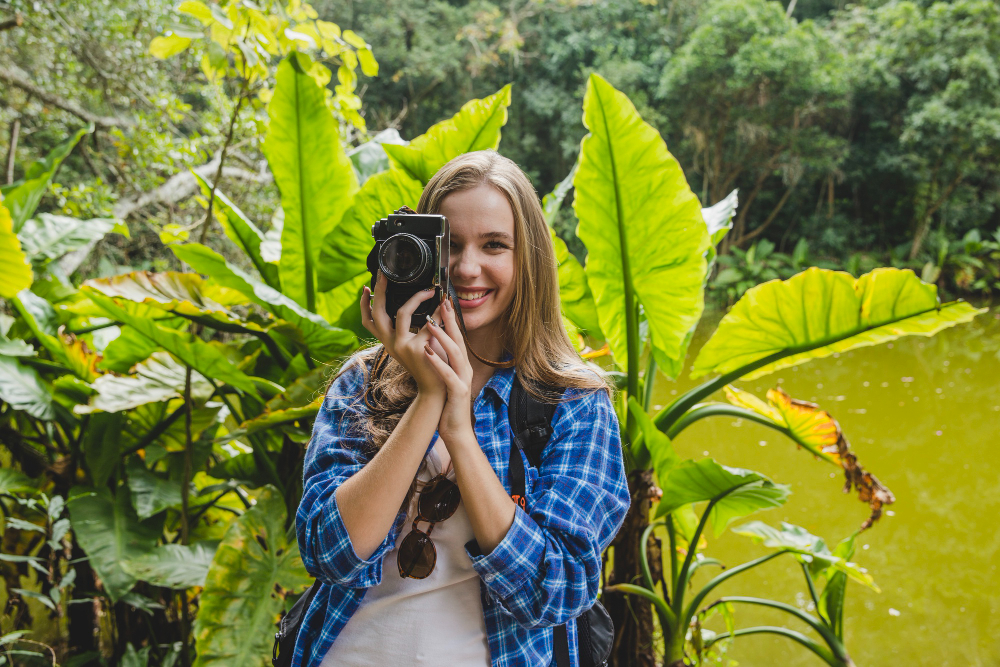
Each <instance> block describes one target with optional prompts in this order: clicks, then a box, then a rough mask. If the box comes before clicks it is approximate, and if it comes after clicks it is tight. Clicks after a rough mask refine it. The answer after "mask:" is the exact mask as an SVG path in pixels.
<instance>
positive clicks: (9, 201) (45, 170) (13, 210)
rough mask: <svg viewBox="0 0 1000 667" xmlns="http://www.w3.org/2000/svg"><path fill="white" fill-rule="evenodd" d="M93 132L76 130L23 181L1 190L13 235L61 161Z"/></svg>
mask: <svg viewBox="0 0 1000 667" xmlns="http://www.w3.org/2000/svg"><path fill="white" fill-rule="evenodd" d="M93 131H94V126H93V124H91V125H89V126H88V127H85V128H82V129H80V130H77V131H76V133H75V134H74V135H73V136H72V137H70V138H69V139H67V140H66V141H64V142H63V143H61V144H59V145H58V146H56V147H55V148H53V149H52V150H51V151H49V153H48V155H46V156H45V158H44V159H42V160H39V161H38V162H35V163H34V164H32V165H31V166H30V167H28V170H27V171H26V172H25V174H24V178H22V179H21V180H19V181H14V182H13V183H11V184H10V185H4V186H0V194H2V195H3V198H4V206H6V207H7V209H8V210H9V211H10V216H11V219H12V220H13V223H14V224H13V229H14V232H15V233H17V232H20V231H21V227H22V225H24V223H25V222H27V221H28V218H30V217H31V216H32V215H34V213H35V209H36V208H38V202H40V201H41V200H42V195H44V194H45V190H46V189H47V188H48V187H49V182H50V181H51V180H52V177H53V176H55V173H56V171H57V170H58V169H59V165H60V164H62V161H63V160H64V159H65V158H66V156H67V155H69V154H70V152H72V150H73V148H74V147H75V146H76V145H77V143H79V141H80V139H81V138H83V136H84V135H85V134H90V133H91V132H93Z"/></svg>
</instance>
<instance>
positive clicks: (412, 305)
mask: <svg viewBox="0 0 1000 667" xmlns="http://www.w3.org/2000/svg"><path fill="white" fill-rule="evenodd" d="M433 296H434V288H431V289H426V290H423V291H422V292H417V293H416V294H414V295H413V296H411V297H410V298H409V299H407V300H406V303H404V304H403V305H402V306H400V307H399V310H397V311H396V322H402V323H403V326H399V327H396V339H397V340H400V339H402V338H404V337H405V336H404V332H405V333H406V334H408V335H413V334H410V333H409V322H410V318H411V317H412V316H413V311H415V310H416V309H417V306H419V305H420V304H421V303H423V302H424V301H427V299H430V298H431V297H433ZM421 324H422V323H420V322H418V323H417V326H420V325H421Z"/></svg>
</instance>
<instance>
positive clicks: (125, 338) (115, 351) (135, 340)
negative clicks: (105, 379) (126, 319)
mask: <svg viewBox="0 0 1000 667" xmlns="http://www.w3.org/2000/svg"><path fill="white" fill-rule="evenodd" d="M158 349H160V347H159V346H158V345H157V344H156V343H155V342H153V341H152V340H150V339H149V338H146V337H145V336H143V335H142V334H141V333H139V332H138V331H136V330H135V329H133V328H132V327H125V328H124V329H122V330H121V333H119V334H118V337H117V338H115V339H114V340H113V341H111V342H110V343H108V346H107V347H106V348H104V358H103V359H102V360H101V362H100V363H99V364H98V365H97V366H98V368H102V369H104V370H109V371H114V372H115V373H122V374H125V373H129V372H131V369H132V367H133V366H135V365H136V364H137V363H139V362H140V361H143V360H145V359H148V358H149V355H151V354H153V353H154V352H156V351H157V350H158Z"/></svg>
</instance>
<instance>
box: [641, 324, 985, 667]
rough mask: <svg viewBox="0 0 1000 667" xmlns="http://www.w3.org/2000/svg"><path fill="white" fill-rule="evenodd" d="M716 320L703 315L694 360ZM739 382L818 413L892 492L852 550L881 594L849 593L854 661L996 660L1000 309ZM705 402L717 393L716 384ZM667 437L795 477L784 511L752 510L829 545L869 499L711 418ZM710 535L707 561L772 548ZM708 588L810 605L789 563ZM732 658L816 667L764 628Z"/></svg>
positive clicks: (782, 619)
mask: <svg viewBox="0 0 1000 667" xmlns="http://www.w3.org/2000/svg"><path fill="white" fill-rule="evenodd" d="M720 317H721V316H720V315H715V316H712V315H708V316H706V318H705V322H704V323H703V326H702V327H701V328H700V330H699V333H698V336H697V337H696V340H695V342H694V344H693V345H692V354H690V355H689V363H690V361H691V360H693V358H694V356H695V353H696V352H697V348H698V347H700V346H701V345H702V344H704V341H705V340H706V339H707V336H708V334H710V333H711V331H713V330H714V328H715V324H716V323H717V322H718V319H719V318H720ZM686 376H687V371H685V373H684V374H683V375H682V376H681V380H679V381H678V382H676V383H674V382H670V381H669V380H667V379H665V378H660V379H659V383H658V385H657V390H656V394H655V395H654V403H657V404H666V403H668V402H669V401H670V400H671V397H672V395H675V394H676V393H678V392H681V391H684V390H685V389H687V388H689V387H691V386H693V385H694V384H695V383H694V382H693V381H691V380H690V379H687V377H686ZM737 384H738V386H740V387H741V388H743V389H746V390H750V391H753V392H754V393H756V394H757V395H758V396H761V397H763V396H764V393H765V392H766V391H767V389H768V388H770V387H773V386H776V385H780V386H781V387H782V388H783V389H784V390H785V391H787V392H788V393H789V394H791V396H793V397H795V398H799V399H804V400H808V401H813V402H815V403H818V404H819V405H820V406H821V407H823V408H824V409H826V410H828V411H829V412H830V413H831V414H832V415H833V416H834V417H835V418H836V419H837V420H838V421H839V422H840V425H841V427H842V428H843V430H844V434H845V435H846V436H847V439H848V441H849V442H850V443H851V445H852V447H853V449H854V451H855V452H856V453H857V455H858V457H859V460H860V462H861V464H862V465H863V466H864V467H865V468H866V469H868V470H869V471H871V472H872V473H873V474H875V475H876V476H877V477H878V478H879V479H880V480H881V481H882V482H883V483H884V484H885V485H887V486H888V487H889V488H890V489H891V490H892V491H893V493H894V494H895V496H896V503H895V504H894V505H892V506H890V507H888V510H889V511H888V512H886V514H885V516H883V518H882V519H881V521H879V523H878V524H876V525H875V527H874V528H872V529H871V530H868V531H866V532H865V533H863V534H862V535H861V536H860V537H859V538H858V541H857V548H858V550H857V553H856V555H855V558H854V560H855V561H857V562H858V563H860V564H861V565H863V566H864V567H866V568H867V569H868V570H869V572H870V573H871V574H872V575H873V576H874V578H875V581H876V582H877V583H878V584H879V586H880V587H881V589H882V592H881V593H875V592H872V591H870V590H868V589H866V588H864V587H862V586H860V585H858V584H856V583H853V582H852V583H851V584H850V585H849V587H848V601H847V606H846V614H845V625H846V643H847V647H848V649H849V651H850V652H851V655H852V657H853V658H854V660H855V662H856V663H857V665H858V667H866V666H867V667H875V666H884V665H902V666H909V665H934V666H936V667H937V666H940V667H948V666H956V667H957V666H962V667H980V666H981V667H997V666H1000V592H998V590H997V589H998V586H1000V572H998V566H1000V475H998V472H1000V438H998V432H1000V309H998V308H994V309H992V310H991V311H990V312H988V313H986V314H984V315H980V316H979V317H978V318H976V320H975V321H974V322H973V323H971V324H965V325H960V326H958V327H955V328H952V329H948V330H945V331H943V332H941V333H940V334H938V335H937V336H935V337H933V338H923V337H909V338H904V339H900V340H897V341H895V342H894V343H892V344H887V345H881V346H878V347H869V348H862V349H857V350H853V351H850V352H847V353H843V354H840V355H838V356H837V357H830V358H827V359H822V360H818V361H813V362H810V363H809V364H805V365H802V366H799V367H796V368H789V369H783V370H780V371H777V372H776V373H773V374H771V375H768V376H764V377H761V378H759V379H757V380H753V381H751V382H743V383H737ZM712 400H719V401H722V400H725V399H724V397H723V396H722V395H721V393H720V394H719V395H716V396H714V397H713V398H712ZM675 446H676V447H677V450H678V452H679V453H680V455H681V456H682V457H683V458H701V457H703V456H711V457H713V458H715V459H716V460H718V461H719V462H720V463H724V464H726V465H730V466H737V467H744V468H750V469H752V470H757V471H759V472H762V473H764V474H766V475H768V476H769V477H771V479H773V480H774V481H777V482H782V483H786V484H791V485H792V495H791V497H790V499H789V501H788V503H787V504H786V505H785V506H783V507H781V508H778V509H774V510H770V511H767V512H761V513H759V514H757V515H756V516H754V517H753V518H756V519H760V520H762V521H764V522H766V523H768V524H770V525H774V526H777V525H778V524H779V523H780V522H781V521H787V522H789V523H794V524H798V525H800V526H803V527H804V528H806V529H808V530H809V531H810V532H812V533H814V534H816V535H819V536H821V537H823V538H825V539H826V541H827V544H828V545H830V546H831V548H832V546H833V545H835V544H836V543H837V542H838V541H839V540H840V539H841V538H843V537H845V536H847V535H849V534H850V533H851V532H853V531H854V530H856V529H857V528H858V526H859V525H860V524H861V523H862V522H863V521H864V519H865V518H866V517H867V516H868V508H867V506H866V505H863V504H862V503H861V502H859V501H858V500H857V499H856V497H855V496H854V495H853V494H851V495H845V494H844V493H843V492H842V482H843V477H842V475H841V474H840V472H839V469H837V468H834V467H833V466H831V465H829V464H827V463H823V462H821V461H817V460H815V459H813V458H812V457H811V456H810V455H809V454H808V453H807V452H805V451H804V450H796V447H795V445H794V444H793V443H791V442H790V441H789V440H787V439H785V438H784V437H782V436H780V435H779V434H778V433H776V432H774V431H771V430H770V429H767V428H765V427H763V426H761V425H758V424H754V423H750V422H745V421H739V420H733V419H730V418H721V417H716V418H710V419H706V420H702V421H701V422H699V423H697V424H695V425H693V426H691V427H689V428H688V429H687V430H685V431H684V432H683V433H682V434H681V435H680V436H679V437H678V439H677V441H676V443H675ZM739 523H740V522H737V523H736V524H734V525H739ZM709 541H710V542H709V548H708V550H707V555H710V556H714V557H717V558H720V559H722V560H723V561H724V562H725V563H726V564H727V565H729V566H732V565H735V564H738V563H740V562H744V561H746V560H750V559H752V558H755V557H757V556H759V555H762V554H764V553H766V551H767V550H766V549H764V548H763V547H760V546H757V545H754V544H752V543H750V541H749V540H748V539H747V538H744V537H740V536H737V535H732V534H729V533H727V534H724V535H723V536H722V537H721V538H719V539H718V540H716V539H714V537H712V536H711V535H709ZM705 569H706V570H708V569H709V568H705ZM704 580H705V577H703V576H701V575H699V579H698V581H699V582H701V581H704ZM716 591H717V592H718V593H719V594H721V595H753V596H760V597H769V598H772V599H776V600H782V601H785V602H789V603H792V604H798V605H799V606H800V607H802V608H807V604H808V592H807V589H806V588H805V583H804V580H803V578H802V573H801V571H800V569H799V566H798V564H797V563H796V562H795V561H794V560H793V559H792V558H791V557H781V558H777V559H775V560H773V561H770V562H769V563H766V564H765V565H763V566H761V567H760V568H757V569H755V570H753V571H750V572H748V573H745V574H743V575H739V576H738V577H735V578H734V579H733V580H731V581H730V582H727V583H726V584H724V585H723V586H720V587H719V588H718V589H716ZM736 622H737V627H748V626H750V625H785V626H786V627H790V628H793V629H796V630H800V631H802V632H806V633H807V634H808V629H807V628H805V626H804V625H802V624H800V623H799V622H798V621H795V620H794V619H792V618H791V617H789V616H787V615H784V614H782V613H780V612H772V611H770V610H763V609H758V608H754V607H747V606H742V607H739V608H738V609H737V616H736ZM716 629H718V630H721V629H722V628H721V626H720V627H718V628H716ZM729 657H731V658H732V659H735V660H736V661H738V662H739V664H740V665H752V666H761V667H763V666H765V665H766V666H770V665H783V666H788V667H797V666H799V665H802V666H803V667H806V666H812V665H821V664H823V663H822V661H821V660H820V659H819V658H817V657H816V656H814V655H812V654H811V653H809V652H808V651H807V650H806V649H804V648H802V647H800V646H799V645H797V644H794V643H792V642H790V641H789V640H786V639H782V638H778V637H770V636H765V635H755V636H751V637H741V638H739V639H737V640H736V643H735V645H734V646H733V649H732V650H731V651H730V653H729Z"/></svg>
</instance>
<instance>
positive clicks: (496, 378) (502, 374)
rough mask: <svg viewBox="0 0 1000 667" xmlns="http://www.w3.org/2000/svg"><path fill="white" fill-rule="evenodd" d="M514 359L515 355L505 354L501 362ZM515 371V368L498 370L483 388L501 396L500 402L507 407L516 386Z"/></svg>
mask: <svg viewBox="0 0 1000 667" xmlns="http://www.w3.org/2000/svg"><path fill="white" fill-rule="evenodd" d="M513 358H514V355H512V354H510V353H509V352H505V353H504V356H503V359H502V360H501V361H508V360H510V359H513ZM514 369H515V367H514V366H511V367H510V368H498V369H496V370H495V371H494V372H493V375H492V376H491V377H490V379H489V381H487V383H486V386H485V387H483V389H492V390H493V393H495V394H496V395H497V396H499V397H500V400H501V401H503V402H504V405H507V404H508V402H509V401H510V392H511V388H512V387H513V386H514Z"/></svg>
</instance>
